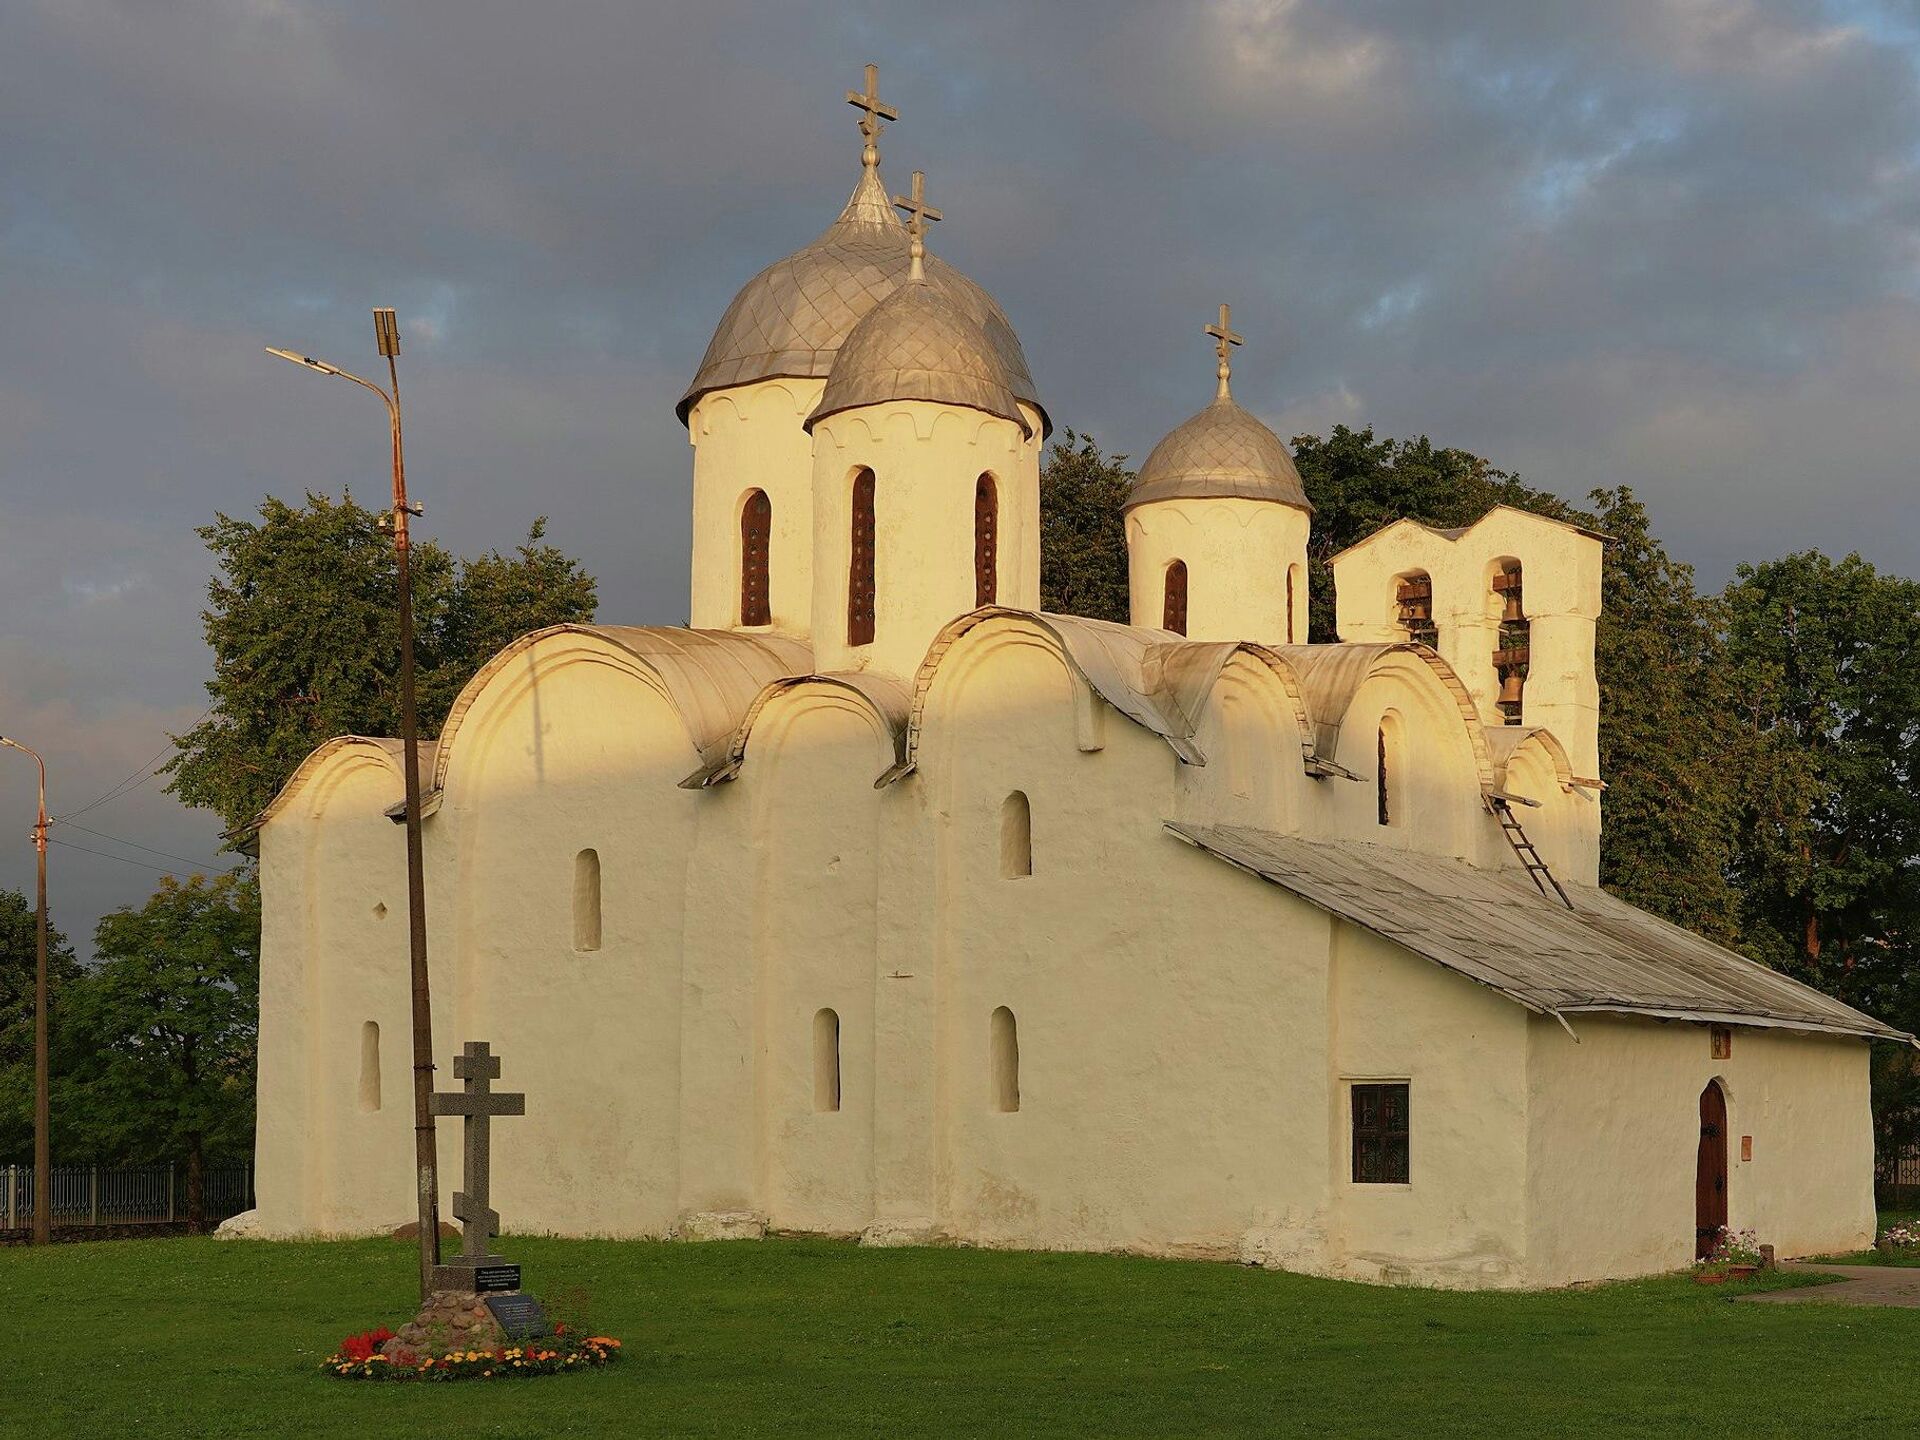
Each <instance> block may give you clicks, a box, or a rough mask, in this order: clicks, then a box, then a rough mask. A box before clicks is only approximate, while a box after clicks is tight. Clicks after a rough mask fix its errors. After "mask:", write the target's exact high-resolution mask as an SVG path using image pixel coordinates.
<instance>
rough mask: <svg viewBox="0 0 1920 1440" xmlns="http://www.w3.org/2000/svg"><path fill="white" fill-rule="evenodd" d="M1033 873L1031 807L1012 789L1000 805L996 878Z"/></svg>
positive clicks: (1021, 793) (1010, 878) (1022, 792)
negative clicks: (998, 864)
mask: <svg viewBox="0 0 1920 1440" xmlns="http://www.w3.org/2000/svg"><path fill="white" fill-rule="evenodd" d="M1031 874H1033V806H1032V805H1030V804H1029V803H1028V801H1027V795H1026V792H1025V791H1024V790H1016V791H1014V792H1013V793H1012V794H1011V795H1009V796H1007V798H1006V799H1005V800H1004V801H1003V802H1002V803H1001V806H1000V878H1001V879H1003V880H1018V879H1019V878H1020V877H1021V876H1023V875H1031Z"/></svg>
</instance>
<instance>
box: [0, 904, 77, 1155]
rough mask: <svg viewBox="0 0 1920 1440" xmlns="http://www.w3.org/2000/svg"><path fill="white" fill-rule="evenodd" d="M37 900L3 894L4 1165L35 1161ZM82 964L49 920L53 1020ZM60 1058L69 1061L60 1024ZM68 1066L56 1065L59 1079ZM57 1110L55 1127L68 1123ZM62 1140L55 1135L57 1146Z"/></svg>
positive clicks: (0, 1122)
mask: <svg viewBox="0 0 1920 1440" xmlns="http://www.w3.org/2000/svg"><path fill="white" fill-rule="evenodd" d="M36 953H37V951H36V945H35V938H34V906H33V901H32V900H31V899H29V898H28V897H27V896H25V895H23V894H21V893H20V892H19V891H18V890H0V1164H5V1165H28V1164H31V1163H32V1162H33V1093H34V1091H33V990H34V972H35V967H36ZM80 974H81V971H80V962H79V961H78V960H77V959H75V958H74V954H73V947H72V946H71V945H69V944H68V943H67V937H66V936H64V935H62V934H61V933H60V931H59V929H58V928H56V927H55V926H54V924H53V922H52V920H51V918H49V920H48V922H47V992H48V1005H47V1008H48V1016H49V1019H50V1020H57V1018H58V1017H59V1015H60V1014H61V1012H62V1009H63V1007H64V1005H65V1002H66V999H67V997H68V995H69V994H71V992H72V987H73V985H74V983H75V981H77V980H78V979H79V978H80ZM51 1038H52V1041H53V1048H54V1050H55V1052H56V1054H55V1060H56V1062H59V1061H61V1060H64V1059H65V1056H64V1054H62V1053H60V1052H61V1050H62V1049H63V1047H61V1046H60V1044H59V1042H60V1039H61V1035H60V1031H59V1029H58V1027H57V1025H56V1026H55V1027H54V1033H53V1035H52V1037H51ZM65 1068H66V1067H65V1066H64V1065H63V1064H60V1063H55V1064H54V1065H53V1067H52V1070H53V1073H54V1075H55V1076H56V1077H58V1076H59V1075H60V1074H61V1072H62V1071H63V1070H64V1069H65ZM63 1118H64V1117H63V1115H62V1113H61V1111H60V1110H59V1109H57V1108H56V1109H55V1111H54V1121H55V1125H56V1127H57V1126H59V1124H60V1122H61V1121H62V1119H63ZM59 1138H60V1137H59V1136H55V1137H54V1139H55V1142H56V1144H57V1142H58V1140H59Z"/></svg>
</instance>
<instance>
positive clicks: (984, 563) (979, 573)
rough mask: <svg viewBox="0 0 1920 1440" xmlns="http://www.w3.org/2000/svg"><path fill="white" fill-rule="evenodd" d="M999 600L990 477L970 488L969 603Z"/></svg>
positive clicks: (996, 516) (995, 507)
mask: <svg viewBox="0 0 1920 1440" xmlns="http://www.w3.org/2000/svg"><path fill="white" fill-rule="evenodd" d="M999 598H1000V497H999V494H998V492H997V491H996V489H995V488H994V483H993V476H991V475H982V476H981V477H980V478H979V479H978V480H976V481H974V484H973V603H974V605H975V606H976V607H977V606H981V605H991V604H993V603H994V602H995V601H997V600H998V599H999Z"/></svg>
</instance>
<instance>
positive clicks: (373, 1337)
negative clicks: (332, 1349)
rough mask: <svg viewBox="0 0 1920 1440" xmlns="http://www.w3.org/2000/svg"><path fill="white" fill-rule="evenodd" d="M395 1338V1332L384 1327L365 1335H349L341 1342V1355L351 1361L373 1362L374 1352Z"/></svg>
mask: <svg viewBox="0 0 1920 1440" xmlns="http://www.w3.org/2000/svg"><path fill="white" fill-rule="evenodd" d="M392 1338H393V1331H391V1330H389V1329H388V1328H387V1327H386V1326H384V1325H382V1326H381V1327H380V1328H379V1329H377V1330H369V1331H367V1332H366V1333H365V1334H363V1335H349V1336H348V1337H347V1338H346V1339H344V1340H342V1341H341V1342H340V1353H341V1354H342V1355H344V1356H346V1357H347V1358H348V1359H349V1360H371V1359H372V1358H373V1356H374V1352H375V1351H377V1350H378V1349H379V1348H380V1347H381V1346H382V1345H384V1344H386V1343H387V1341H389V1340H391V1339H392Z"/></svg>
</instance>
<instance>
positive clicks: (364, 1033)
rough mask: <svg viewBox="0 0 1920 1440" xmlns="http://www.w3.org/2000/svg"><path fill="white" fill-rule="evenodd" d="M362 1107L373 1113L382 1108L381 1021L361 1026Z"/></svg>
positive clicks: (368, 1022) (371, 1021)
mask: <svg viewBox="0 0 1920 1440" xmlns="http://www.w3.org/2000/svg"><path fill="white" fill-rule="evenodd" d="M360 1108H361V1110H363V1111H365V1112H366V1113H367V1114H372V1113H373V1112H374V1111H375V1110H378V1109H379V1108H380V1022H379V1021H377V1020H369V1021H367V1022H366V1023H365V1024H363V1025H362V1026H361V1027H360Z"/></svg>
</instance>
